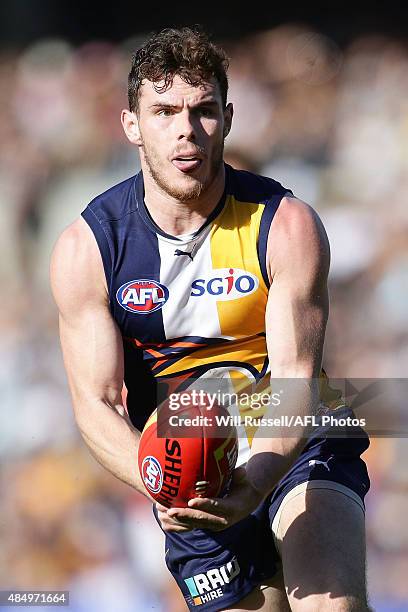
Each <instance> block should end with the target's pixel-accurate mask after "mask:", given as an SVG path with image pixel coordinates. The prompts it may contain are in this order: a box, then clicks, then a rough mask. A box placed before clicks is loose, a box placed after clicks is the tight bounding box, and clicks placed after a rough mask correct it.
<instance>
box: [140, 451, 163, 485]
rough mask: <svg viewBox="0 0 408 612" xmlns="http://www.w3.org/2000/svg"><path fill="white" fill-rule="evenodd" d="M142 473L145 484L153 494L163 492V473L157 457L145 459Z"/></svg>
mask: <svg viewBox="0 0 408 612" xmlns="http://www.w3.org/2000/svg"><path fill="white" fill-rule="evenodd" d="M141 472H142V478H143V482H144V483H145V485H146V487H147V488H148V489H149V491H151V492H152V493H158V492H159V491H161V488H162V484H163V472H162V469H161V465H160V463H159V462H158V461H157V459H156V457H152V456H148V457H145V458H144V459H143V463H142V469H141Z"/></svg>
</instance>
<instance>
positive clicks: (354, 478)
mask: <svg viewBox="0 0 408 612" xmlns="http://www.w3.org/2000/svg"><path fill="white" fill-rule="evenodd" d="M335 412H336V417H337V418H341V417H343V416H354V415H353V413H352V411H351V410H350V409H348V408H342V409H339V410H336V411H335ZM324 434H325V430H324V429H323V428H319V429H317V430H316V431H315V434H314V435H313V436H312V437H311V438H310V439H309V440H308V443H307V444H306V446H305V448H304V450H303V451H302V453H301V454H300V456H299V457H298V459H297V460H296V462H295V463H294V465H293V466H292V468H291V469H290V470H289V472H288V473H287V474H286V475H285V476H284V477H283V478H282V479H281V480H280V481H279V483H278V484H277V486H276V487H275V488H274V490H273V491H272V493H271V494H270V495H269V496H268V497H267V498H266V499H265V500H264V501H263V502H262V503H261V504H260V505H259V506H258V508H257V509H256V510H255V511H254V512H253V513H252V514H250V515H249V516H248V517H246V518H245V519H243V520H242V521H240V522H239V523H236V524H235V525H233V526H232V527H230V528H228V529H225V530H223V531H218V532H214V531H209V530H204V529H194V530H192V531H188V532H183V533H170V532H167V533H165V536H166V538H165V548H166V552H165V560H166V564H167V567H168V569H169V570H170V572H171V573H172V575H173V577H174V578H175V580H176V581H177V583H178V585H179V587H180V589H181V591H182V593H183V595H184V598H185V600H186V603H187V605H188V607H189V609H190V610H200V611H201V610H202V611H203V612H204V611H205V612H210V611H211V612H216V611H218V610H223V609H224V608H228V607H232V606H233V605H234V604H236V603H237V602H239V601H240V600H241V599H242V598H243V597H245V596H246V595H247V594H248V593H250V592H251V591H252V590H253V589H254V588H255V587H257V586H258V585H260V584H263V583H264V582H265V580H267V579H268V578H272V577H273V576H274V574H275V573H276V571H277V568H278V566H279V563H280V559H279V553H278V550H277V547H276V542H275V539H274V534H273V531H272V525H273V523H274V521H275V522H276V518H277V513H278V511H279V508H280V506H281V504H282V501H283V499H284V498H285V497H286V496H287V495H288V494H289V493H290V492H291V491H293V490H295V487H299V486H300V485H302V483H310V486H313V485H315V486H316V487H320V488H334V489H338V490H340V491H342V492H344V493H346V494H347V495H349V496H350V497H353V498H354V499H355V500H356V501H357V503H359V504H360V505H361V506H362V507H363V509H364V496H365V494H366V493H367V491H368V489H369V487H370V480H369V477H368V473H367V468H366V464H365V462H364V461H363V460H362V459H361V457H360V455H361V454H362V453H363V452H364V451H365V450H366V449H367V448H368V446H369V439H368V436H367V435H366V434H365V432H364V430H362V429H361V428H359V427H348V428H347V437H338V438H333V437H325V435H324ZM342 434H343V435H344V431H343V432H342ZM323 481H324V482H323ZM308 486H309V485H308ZM153 508H154V512H155V513H156V510H155V507H153Z"/></svg>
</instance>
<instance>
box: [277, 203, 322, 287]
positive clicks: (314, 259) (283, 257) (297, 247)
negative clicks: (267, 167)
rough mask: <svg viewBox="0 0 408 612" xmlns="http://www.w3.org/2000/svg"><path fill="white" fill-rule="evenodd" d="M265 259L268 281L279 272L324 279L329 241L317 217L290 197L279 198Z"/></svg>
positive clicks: (315, 213) (306, 206)
mask: <svg viewBox="0 0 408 612" xmlns="http://www.w3.org/2000/svg"><path fill="white" fill-rule="evenodd" d="M267 260H268V267H269V273H270V276H271V278H273V277H274V275H275V274H276V273H279V272H281V271H283V270H290V271H291V273H292V274H294V275H296V274H297V273H298V274H309V273H310V274H312V275H313V274H322V275H324V276H326V277H327V274H328V271H329V266H330V246H329V240H328V238H327V234H326V231H325V229H324V226H323V223H322V221H321V219H320V217H319V215H318V214H317V212H316V211H315V210H314V209H313V208H312V207H311V206H310V205H309V204H307V203H306V202H303V201H302V200H299V199H298V198H294V197H287V196H286V197H284V198H283V199H282V201H281V203H280V205H279V208H278V210H277V211H276V214H275V217H274V219H273V222H272V224H271V228H270V231H269V237H268V253H267Z"/></svg>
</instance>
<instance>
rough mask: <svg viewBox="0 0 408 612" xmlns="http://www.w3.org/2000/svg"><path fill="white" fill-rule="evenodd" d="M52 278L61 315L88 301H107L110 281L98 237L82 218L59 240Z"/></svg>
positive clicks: (51, 270) (53, 257) (53, 255)
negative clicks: (105, 269)
mask: <svg viewBox="0 0 408 612" xmlns="http://www.w3.org/2000/svg"><path fill="white" fill-rule="evenodd" d="M50 281H51V288H52V292H53V295H54V298H55V301H56V303H57V305H58V307H59V310H60V312H61V314H63V313H64V312H65V311H66V310H71V309H72V308H77V307H80V306H81V305H83V304H84V303H86V302H88V301H94V302H97V301H104V300H106V294H107V291H106V281H105V274H104V270H103V264H102V259H101V255H100V253H99V249H98V246H97V244H96V240H95V237H94V235H93V233H92V231H91V229H90V228H89V226H88V224H87V223H86V221H85V220H84V219H83V218H82V217H80V218H78V219H77V220H76V221H74V222H73V223H72V224H71V225H69V226H68V227H67V228H65V230H64V231H63V232H62V233H61V235H60V236H59V238H58V240H57V242H56V243H55V246H54V249H53V252H52V255H51V262H50Z"/></svg>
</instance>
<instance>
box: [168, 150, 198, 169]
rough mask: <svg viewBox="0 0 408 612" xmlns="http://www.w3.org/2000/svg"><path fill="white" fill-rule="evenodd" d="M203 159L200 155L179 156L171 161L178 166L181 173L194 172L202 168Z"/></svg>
mask: <svg viewBox="0 0 408 612" xmlns="http://www.w3.org/2000/svg"><path fill="white" fill-rule="evenodd" d="M202 161H203V160H202V158H201V157H200V156H198V155H196V154H195V155H194V154H193V155H177V157H173V159H172V160H171V162H172V164H173V165H174V166H176V168H177V169H178V170H181V172H185V173H188V172H192V171H193V170H196V169H197V168H199V167H200V166H201V163H202Z"/></svg>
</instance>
